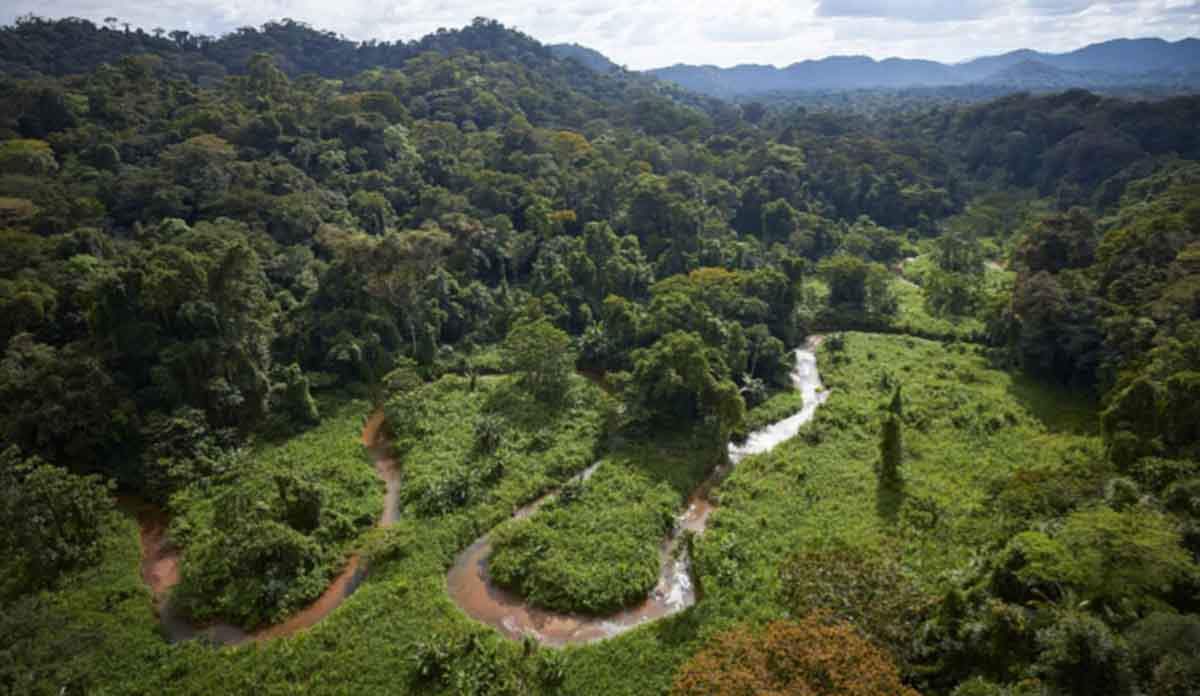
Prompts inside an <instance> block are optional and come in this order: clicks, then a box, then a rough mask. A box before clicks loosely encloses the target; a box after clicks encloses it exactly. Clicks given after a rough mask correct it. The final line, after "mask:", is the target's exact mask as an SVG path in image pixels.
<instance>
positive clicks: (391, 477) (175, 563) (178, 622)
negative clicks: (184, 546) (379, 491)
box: [125, 337, 827, 646]
mask: <svg viewBox="0 0 1200 696" xmlns="http://www.w3.org/2000/svg"><path fill="white" fill-rule="evenodd" d="M820 340H821V339H820V338H819V337H814V338H811V339H809V341H808V343H807V344H806V345H805V347H804V348H800V349H798V350H796V352H795V355H796V365H795V368H794V369H793V370H792V374H791V378H792V385H793V387H794V388H795V389H798V390H800V391H801V392H802V393H803V395H804V402H803V406H802V408H801V409H800V411H798V412H797V413H795V414H793V415H792V416H790V417H788V418H785V419H784V420H781V421H779V422H777V423H773V424H771V425H769V426H767V427H765V428H763V429H762V430H758V431H756V432H753V433H751V434H750V436H749V437H748V438H747V439H746V441H745V442H744V443H742V444H740V445H732V444H731V445H730V446H729V461H728V464H726V465H723V466H720V467H717V469H716V470H715V471H714V472H713V474H712V475H711V476H710V477H709V478H708V479H707V480H706V481H705V482H704V483H703V484H701V486H700V487H699V488H698V489H697V490H696V491H695V493H693V494H692V497H691V499H690V500H689V501H688V506H687V509H686V510H685V511H684V512H683V514H681V515H680V516H679V517H678V518H677V519H676V524H675V528H674V530H673V531H672V532H671V534H670V535H669V536H668V537H667V538H666V539H665V540H663V542H662V546H661V549H660V556H661V570H660V572H659V578H658V584H657V586H656V587H655V588H654V590H653V591H652V592H651V593H650V595H649V596H648V597H647V598H646V599H645V600H644V601H643V602H641V603H640V604H638V605H636V606H632V607H629V608H626V609H623V610H621V611H619V612H617V613H614V614H611V615H608V616H585V615H578V614H564V613H558V612H553V611H548V610H545V609H540V608H538V607H534V606H530V605H529V604H527V603H526V602H525V601H524V600H523V599H522V598H521V597H519V596H517V595H515V594H513V593H511V592H509V591H507V590H505V589H503V588H501V587H498V586H497V585H495V584H494V583H493V582H492V581H491V578H490V577H489V576H488V570H487V561H488V556H489V555H490V553H491V542H490V540H489V535H484V536H483V537H481V538H479V539H478V540H476V541H475V543H473V544H471V545H470V546H469V547H467V548H466V549H465V550H464V551H463V552H462V553H460V554H459V555H458V557H457V558H456V559H455V562H454V565H453V566H452V567H451V568H450V571H449V573H448V575H447V586H448V589H449V593H450V597H451V599H453V600H454V602H455V604H457V605H458V606H459V607H460V608H461V609H462V610H463V611H464V612H465V613H466V614H467V615H469V616H471V617H472V618H474V619H476V620H478V621H480V622H483V623H486V624H488V625H490V626H493V627H495V628H496V629H497V630H499V631H500V632H501V633H503V634H504V635H506V636H508V637H509V638H513V639H519V638H522V637H524V636H532V637H534V638H536V639H537V640H539V641H540V642H542V643H544V644H546V645H551V646H563V645H567V644H572V643H587V642H592V641H597V640H603V639H605V638H611V637H613V636H615V635H618V634H620V633H623V632H625V631H628V630H630V629H632V628H634V627H636V626H640V625H642V624H644V623H646V622H648V621H653V620H655V619H660V618H663V617H665V616H670V615H671V614H675V613H678V612H680V611H683V610H684V609H686V608H687V607H690V606H692V605H693V604H695V603H696V588H695V585H694V583H693V579H692V573H691V559H690V558H689V557H688V554H687V551H686V549H684V548H682V547H681V541H682V539H683V533H684V532H692V533H694V534H702V533H703V532H704V530H705V528H706V527H707V525H708V517H709V514H710V513H711V512H712V510H713V504H712V502H711V501H710V500H709V497H708V493H709V491H710V490H711V489H712V488H713V486H715V485H716V484H717V483H719V482H720V481H721V480H722V479H723V478H724V477H725V476H726V475H727V474H728V473H729V471H730V470H731V469H732V467H733V466H736V465H737V463H738V462H739V461H741V460H742V459H743V458H745V457H747V456H749V455H752V454H759V453H761V452H767V451H769V450H771V449H773V448H774V447H775V446H776V445H778V444H779V443H781V442H783V441H785V440H787V439H789V438H791V437H794V436H795V435H796V433H797V432H799V430H800V427H801V426H802V425H804V424H805V423H807V422H809V421H810V420H812V418H813V415H814V414H815V413H816V411H817V407H818V406H820V405H821V404H822V403H824V401H825V398H826V396H827V393H826V392H825V391H824V390H823V387H822V385H821V377H820V375H819V374H818V372H817V357H816V352H815V351H816V347H817V345H818V344H819V343H820ZM383 418H384V416H383V411H382V410H379V411H377V412H375V413H374V414H373V415H372V416H371V417H370V419H369V420H368V421H367V423H366V425H365V426H364V428H363V433H362V441H363V445H364V446H366V447H367V450H368V451H369V452H370V453H371V458H372V460H373V462H374V465H375V471H376V473H377V474H378V476H379V478H380V479H381V480H382V481H383V482H384V483H385V485H386V493H385V495H384V504H383V512H382V513H381V514H380V518H379V526H381V527H385V526H388V525H390V524H392V523H393V522H395V520H396V516H397V514H398V511H399V504H398V497H399V489H400V475H399V471H398V468H397V466H396V462H395V460H394V459H393V458H392V453H391V446H390V443H388V442H387V440H386V439H385V438H384V437H383V432H382V430H383V425H384V420H383ZM598 466H600V463H599V462H597V463H596V464H593V465H592V466H590V467H588V468H587V469H586V470H584V471H582V472H580V473H579V474H577V475H576V476H575V477H574V480H577V481H586V480H587V479H588V478H589V477H591V475H592V474H593V473H594V472H595V471H596V468H597V467H598ZM552 495H553V493H551V494H549V495H546V496H543V497H542V498H539V499H538V500H536V501H534V502H533V503H530V504H529V505H526V506H525V507H523V508H521V509H519V510H517V511H516V512H515V513H514V514H513V516H514V517H516V518H522V517H528V516H529V515H532V514H534V513H535V512H537V510H538V509H539V508H541V507H542V505H544V504H545V503H546V501H547V500H548V499H549V498H550V497H551V496H552ZM125 506H126V507H127V508H131V509H132V510H133V511H134V512H135V514H136V515H137V518H138V523H139V525H140V527H141V545H142V564H141V573H142V580H143V581H144V582H145V583H146V585H147V586H148V587H149V588H150V590H151V592H152V593H153V595H154V608H155V612H156V613H157V614H158V616H159V619H160V621H161V623H162V626H163V631H164V633H165V634H166V636H167V638H168V639H169V640H171V641H172V642H176V641H183V640H191V639H194V638H201V637H203V638H205V639H207V640H209V641H211V642H214V643H218V644H222V645H237V644H241V643H245V642H248V641H261V640H267V639H270V638H278V637H281V636H287V635H291V634H293V633H295V632H297V631H299V630H302V629H305V628H308V627H310V626H312V625H314V624H316V623H317V622H319V621H320V620H321V619H323V618H325V617H326V616H328V615H329V613H330V612H332V611H333V610H334V609H336V608H337V607H339V606H340V605H341V604H342V602H344V601H345V600H346V598H347V597H349V596H350V595H351V594H353V592H354V590H355V589H357V587H358V585H359V583H360V582H362V579H363V578H364V577H365V575H366V564H365V562H364V561H363V560H362V558H361V557H360V556H358V555H357V554H356V555H354V556H351V558H350V560H349V561H348V563H347V564H346V567H345V568H344V569H343V570H342V572H341V573H340V574H338V576H337V577H336V578H335V579H334V580H333V582H332V583H331V584H330V586H329V588H328V589H326V590H325V592H324V593H323V594H322V595H321V596H320V597H318V598H317V600H316V601H315V602H313V603H312V604H311V605H310V606H309V607H307V608H305V609H304V610H302V611H300V612H298V613H296V614H295V615H293V616H292V617H291V618H289V619H288V620H287V621H284V622H283V623H280V624H277V625H274V626H268V627H265V628H261V629H259V630H257V631H253V632H247V631H244V630H242V629H241V628H239V627H237V626H233V625H231V624H227V623H220V622H218V623H212V624H206V625H203V626H200V625H195V624H193V623H191V622H190V621H189V620H188V619H187V618H186V617H184V616H181V615H180V614H179V613H178V612H176V611H175V610H174V609H173V608H172V606H171V601H170V591H171V589H172V588H173V587H174V586H175V585H177V584H178V583H179V549H177V548H175V547H173V546H171V544H170V543H169V541H168V539H167V527H168V522H169V520H168V518H167V515H166V513H164V512H163V511H162V510H161V509H160V508H158V507H156V506H153V505H150V504H146V503H138V502H130V501H125Z"/></svg>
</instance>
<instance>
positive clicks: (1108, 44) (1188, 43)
mask: <svg viewBox="0 0 1200 696" xmlns="http://www.w3.org/2000/svg"><path fill="white" fill-rule="evenodd" d="M551 49H552V50H553V51H555V53H557V54H558V55H559V56H560V57H570V58H576V59H577V60H579V61H580V62H581V63H583V64H584V65H587V66H588V67H590V68H592V69H593V70H598V71H601V72H608V71H611V70H613V69H616V68H617V66H616V65H615V64H614V63H613V62H612V61H610V60H608V59H607V58H605V57H604V56H603V55H601V54H600V53H597V52H596V51H593V50H591V49H588V48H584V47H582V46H577V45H558V46H551ZM647 73H648V74H650V75H653V76H655V77H658V78H661V79H663V80H668V81H671V82H674V83H676V84H679V85H681V86H683V87H685V88H687V89H690V90H692V91H695V92H700V93H703V94H709V95H712V96H717V97H747V96H753V95H759V94H766V93H770V92H804V91H827V90H852V89H873V88H894V89H904V88H913V87H947V86H960V85H980V86H997V87H1008V88H1013V89H1033V90H1039V89H1065V88H1070V87H1085V88H1091V89H1103V88H1105V87H1137V86H1159V85H1166V86H1193V87H1197V88H1200V40H1197V39H1184V40H1182V41H1175V42H1170V41H1164V40H1163V39H1116V40H1113V41H1105V42H1103V43H1097V44H1092V45H1090V46H1085V47H1084V48H1081V49H1078V50H1076V51H1071V52H1070V53H1042V52H1039V51H1033V50H1029V49H1023V50H1019V51H1012V52H1011V53H1005V54H1002V55H998V56H988V57H984V58H977V59H975V60H971V61H967V62H964V63H956V64H947V63H938V62H936V61H931V60H910V59H905V58H888V59H886V60H881V61H877V60H875V59H873V58H869V57H866V56H832V57H829V58H823V59H821V60H806V61H802V62H799V63H794V64H792V65H789V66H787V67H785V68H776V67H774V66H771V65H738V66H734V67H732V68H718V67H716V66H711V65H682V64H679V65H673V66H671V67H667V68H658V69H655V70H649V71H647Z"/></svg>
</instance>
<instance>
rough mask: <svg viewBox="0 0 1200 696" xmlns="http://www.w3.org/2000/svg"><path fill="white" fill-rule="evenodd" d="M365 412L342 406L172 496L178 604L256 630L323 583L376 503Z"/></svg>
mask: <svg viewBox="0 0 1200 696" xmlns="http://www.w3.org/2000/svg"><path fill="white" fill-rule="evenodd" d="M368 410H369V406H368V405H367V404H366V403H364V402H361V401H351V402H349V403H345V404H342V405H340V406H338V407H337V408H336V409H334V410H333V412H332V413H331V414H330V415H328V416H326V418H325V421H324V422H323V423H322V424H321V425H320V426H318V427H317V428H314V429H312V430H310V431H308V432H306V433H304V434H303V435H300V436H298V437H295V438H292V439H289V440H287V441H285V442H282V443H279V444H269V445H264V446H261V447H257V448H253V449H250V450H248V451H246V452H244V453H243V454H241V455H239V456H238V457H236V458H235V459H234V460H233V461H232V462H231V463H230V466H229V469H228V470H227V471H225V472H223V473H222V474H220V475H216V476H213V477H211V478H206V479H204V480H203V481H202V482H198V483H197V484H195V485H192V486H190V487H188V488H185V489H184V490H182V491H180V492H178V493H176V494H175V495H174V496H173V497H172V499H171V504H170V509H171V511H172V513H173V515H174V516H173V520H172V523H171V529H170V537H171V541H172V543H174V544H175V545H177V546H179V547H180V548H182V549H183V550H184V551H183V562H182V567H181V576H182V577H181V579H180V583H179V586H178V587H177V588H175V590H174V592H173V595H172V596H173V598H174V599H173V601H174V602H176V605H177V606H178V608H180V609H181V610H183V612H184V613H186V614H187V615H189V616H191V617H192V618H193V619H194V620H196V621H197V622H201V623H203V622H206V621H211V620H214V619H220V620H224V621H229V622H232V623H235V624H238V625H240V626H242V627H244V628H248V629H253V628H257V627H259V626H262V625H269V624H273V623H278V622H279V621H280V620H282V619H284V618H286V617H287V616H288V615H289V614H290V613H292V612H294V611H295V610H297V609H300V608H302V607H304V606H306V605H308V604H309V603H310V602H311V601H312V600H314V599H316V598H317V597H318V596H320V594H321V593H322V592H324V591H325V588H326V587H327V586H328V585H329V581H330V580H331V579H332V577H333V576H334V575H335V574H337V572H338V571H340V570H341V568H342V566H343V565H344V564H345V561H346V558H347V555H348V553H349V551H350V550H351V549H352V548H353V546H354V544H355V543H356V542H357V541H359V540H360V536H361V534H362V532H363V531H365V530H367V529H369V528H370V527H371V526H372V525H374V524H375V522H376V521H377V520H378V519H379V515H380V510H381V509H382V502H383V498H382V495H381V490H382V484H381V483H380V482H379V480H378V478H377V477H376V475H375V470H374V468H373V467H372V466H371V462H370V460H369V459H368V457H367V455H366V452H365V451H364V448H363V445H362V423H363V417H364V414H366V413H367V412H368Z"/></svg>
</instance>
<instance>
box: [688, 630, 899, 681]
mask: <svg viewBox="0 0 1200 696" xmlns="http://www.w3.org/2000/svg"><path fill="white" fill-rule="evenodd" d="M671 693H672V694H673V696H743V695H747V694H779V696H818V695H819V696H919V695H918V694H917V692H916V691H914V690H913V689H911V688H909V687H907V686H905V685H904V684H903V682H901V681H900V675H899V673H898V671H897V670H896V666H895V664H893V663H892V661H891V660H890V659H889V658H888V656H887V654H886V653H885V652H884V651H882V650H880V649H879V648H877V647H875V646H873V645H871V644H870V643H869V642H867V641H866V640H865V639H864V638H863V637H862V636H860V635H859V634H858V633H857V632H856V631H855V630H854V628H853V627H851V626H850V625H849V624H845V623H835V622H833V621H831V620H830V619H829V618H828V617H827V615H824V614H820V613H812V614H809V615H807V616H805V617H804V618H801V619H800V620H798V621H795V622H791V621H777V622H775V623H772V624H770V625H768V626H767V627H766V628H765V629H762V630H755V629H753V628H750V627H747V626H739V627H737V628H734V629H732V630H729V631H726V632H724V633H720V634H718V635H717V636H716V637H714V638H713V639H711V640H710V641H709V642H708V644H707V645H706V646H705V647H704V648H702V649H701V651H700V652H699V653H697V654H696V655H695V656H694V657H692V658H691V659H690V660H688V661H687V662H685V663H684V664H683V666H682V667H681V668H680V669H679V672H677V673H676V675H675V682H674V684H673V685H672V688H671Z"/></svg>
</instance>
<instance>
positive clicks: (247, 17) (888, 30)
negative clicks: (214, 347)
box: [0, 0, 1200, 70]
mask: <svg viewBox="0 0 1200 696" xmlns="http://www.w3.org/2000/svg"><path fill="white" fill-rule="evenodd" d="M28 13H33V14H36V15H39V16H42V17H51V18H58V17H83V18H86V19H91V20H93V21H95V22H96V23H101V22H103V21H104V19H105V18H106V17H117V18H118V19H119V20H120V21H122V22H129V23H130V24H132V25H134V26H141V27H144V28H146V29H147V30H151V29H153V28H155V27H162V28H165V29H167V30H172V29H186V30H188V31H191V32H193V33H203V34H210V35H219V34H222V33H224V32H227V31H230V30H232V29H236V28H238V27H243V26H257V25H261V24H262V23H263V22H265V21H268V20H272V19H282V18H285V17H287V18H291V19H295V20H299V21H303V22H307V23H308V24H310V25H312V26H313V27H314V28H317V29H322V30H329V31H334V32H336V33H339V34H342V35H343V36H346V37H347V38H350V39H357V40H366V39H379V40H388V41H394V40H397V39H415V38H419V37H421V36H424V35H425V34H428V33H430V32H432V31H434V30H436V29H438V28H439V27H447V28H454V27H461V26H463V25H465V24H467V23H469V22H470V21H471V20H472V19H473V18H474V17H478V16H483V17H489V18H493V19H497V20H500V21H501V22H503V23H505V24H507V25H509V26H512V27H515V28H517V29H520V30H521V31H524V32H525V33H527V34H529V35H531V36H533V37H534V38H536V39H538V40H539V41H542V42H543V43H560V42H566V43H579V44H583V45H584V46H588V47H590V48H594V49H596V50H598V51H600V52H602V53H604V54H605V55H607V56H608V57H609V58H611V59H612V60H613V61H615V62H616V63H618V64H621V65H624V66H626V67H629V68H631V69H635V70H642V69H646V68H654V67H662V66H665V65H672V64H675V63H692V64H702V65H719V66H722V67H726V66H730V65H736V64H742V63H758V64H774V65H778V66H781V67H782V66H785V65H789V64H791V63H794V62H796V61H800V60H804V59H808V58H822V57H825V56H828V55H869V56H872V57H874V58H887V57H891V56H898V57H902V58H928V59H932V60H940V61H944V62H956V61H961V60H966V59H970V58H974V57H978V56H981V55H992V54H996V53H1002V52H1005V51H1009V50H1014V49H1018V48H1034V49H1037V50H1042V51H1051V52H1062V51H1069V50H1072V49H1075V48H1079V47H1081V46H1084V45H1087V44H1089V43H1094V42H1097V41H1103V40H1106V39H1112V38H1121V37H1128V38H1138V37H1146V36H1159V37H1162V38H1165V39H1169V40H1177V39H1181V38H1185V37H1189V36H1200V0H1109V1H1108V2H1093V1H1092V0H549V1H547V0H505V1H504V2H491V3H489V2H486V1H482V0H473V1H468V0H334V1H331V0H124V1H123V2H112V1H111V0H5V1H4V3H3V7H0V21H2V22H4V23H10V22H12V21H13V19H15V18H16V17H19V16H21V15H24V14H28Z"/></svg>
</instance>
